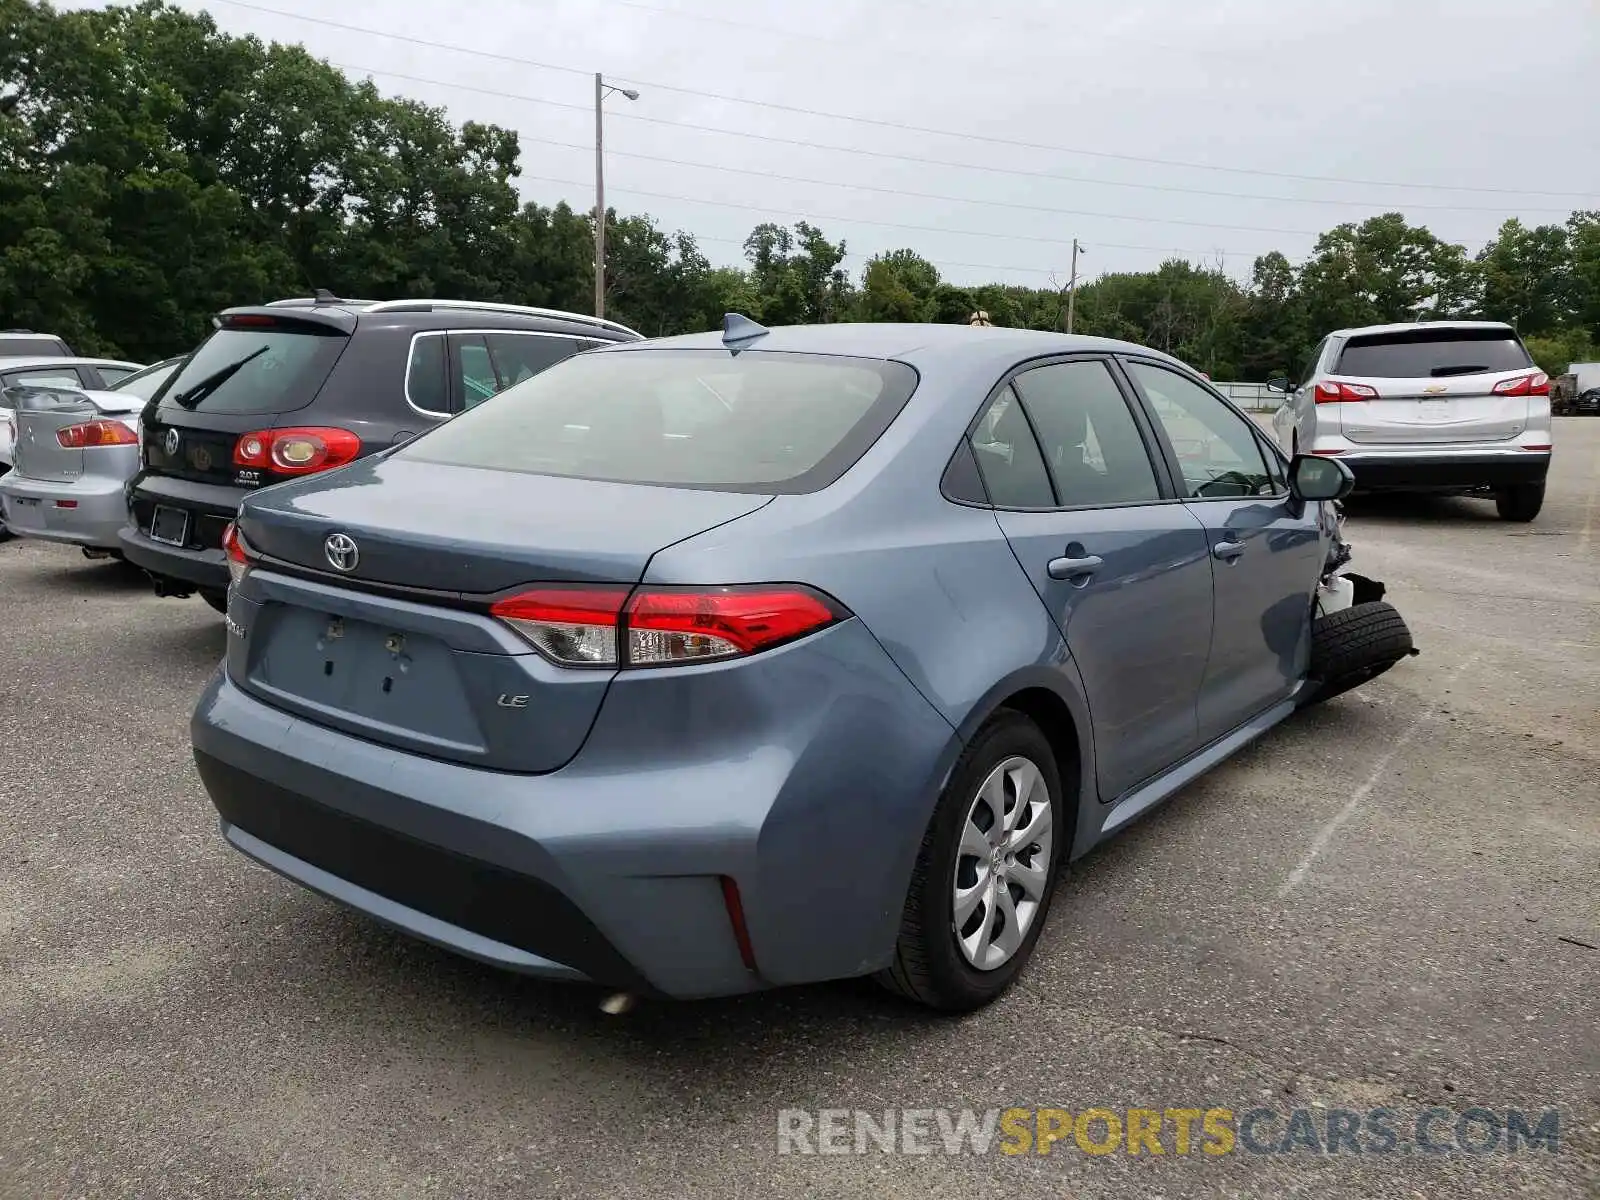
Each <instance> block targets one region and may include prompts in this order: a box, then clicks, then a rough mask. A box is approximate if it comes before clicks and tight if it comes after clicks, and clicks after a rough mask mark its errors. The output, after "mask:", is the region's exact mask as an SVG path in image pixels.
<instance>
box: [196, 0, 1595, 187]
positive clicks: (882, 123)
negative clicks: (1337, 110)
mask: <svg viewBox="0 0 1600 1200" xmlns="http://www.w3.org/2000/svg"><path fill="white" fill-rule="evenodd" d="M220 2H221V3H224V4H229V5H232V6H234V7H236V8H243V9H248V10H250V11H252V12H260V13H267V14H269V15H272V16H277V17H284V18H287V19H289V20H296V21H305V22H308V23H310V24H313V25H324V26H327V27H328V28H331V29H341V30H344V31H346V32H349V33H363V34H368V35H370V36H373V37H384V38H390V39H392V40H395V41H400V42H408V43H411V44H413V45H419V46H426V47H428V48H429V49H433V50H450V51H454V52H455V53H458V54H471V55H473V56H475V57H477V58H480V59H490V60H494V61H499V62H508V63H513V64H515V65H517V66H522V67H533V68H535V69H538V70H543V71H558V72H561V73H563V74H568V75H591V74H592V72H590V71H585V70H582V69H580V68H578V67H568V66H562V65H560V64H557V63H546V62H538V61H536V60H534V59H528V58H520V57H518V56H516V55H511V54H498V53H494V52H492V51H488V50H480V49H476V48H474V47H471V46H460V45H456V44H454V43H450V42H441V41H435V40H431V39H427V38H419V37H411V36H409V35H406V34H400V33H390V32H388V31H387V30H382V29H373V28H371V27H368V26H361V25H349V24H346V23H344V22H341V21H333V20H330V19H328V18H326V17H311V16H306V15H305V14H303V13H295V12H287V11H285V10H283V9H279V8H271V7H269V6H267V5H264V4H254V3H250V2H249V0H220ZM614 78H616V79H618V80H619V81H622V82H627V83H636V84H638V85H639V86H640V87H645V88H650V89H652V90H654V91H662V92H672V93H675V94H678V95H684V96H695V97H698V98H700V99H704V100H717V101H720V102H722V103H726V104H745V105H750V106H753V107H757V108H765V109H770V110H772V111H773V112H785V113H792V114H796V115H800V116H808V117H820V118H823V119H825V120H833V121H846V122H850V123H852V124H856V125H867V126H871V127H873V128H878V129H890V130H894V131H896V132H899V133H921V134H928V135H931V136H935V137H949V138H958V139H961V140H963V141H978V142H985V143H988V144H990V145H998V146H1011V147H1014V148H1016V149H1022V150H1043V151H1047V152H1050V153H1056V154H1077V155H1081V156H1083V157H1087V158H1103V159H1109V160H1112V161H1117V162H1133V163H1141V164H1144V165H1147V166H1162V167H1179V168H1182V169H1184V170H1196V171H1218V172H1224V173H1227V174H1233V175H1260V176H1263V177H1270V178H1274V179H1293V180H1298V181H1301V182H1309V183H1335V184H1349V185H1355V186H1360V187H1392V188H1411V189H1415V190H1420V191H1450V192H1480V193H1485V194H1490V193H1493V194H1499V195H1508V196H1550V197H1554V198H1558V199H1577V200H1582V201H1585V202H1593V201H1594V200H1595V199H1596V198H1595V197H1592V196H1590V195H1588V194H1586V193H1582V192H1550V191H1539V190H1528V189H1515V188H1494V187H1474V186H1468V185H1464V184H1446V183H1406V182H1397V181H1394V180H1378V179H1354V178H1348V177H1344V178H1341V177H1339V176H1332V175H1305V174H1298V173H1295V172H1290V171H1269V170H1264V169H1261V168H1254V167H1232V166H1218V165H1216V164H1213V163H1197V162H1188V161H1185V160H1182V159H1163V158H1153V157H1148V156H1144V155H1136V154H1118V153H1115V152H1112V151H1106V150H1086V149H1082V148H1078V147H1072V146H1058V145H1051V144H1049V143H1045V142H1028V141H1023V140H1021V139H1016V138H1001V137H994V136H990V135H984V134H976V133H964V132H961V131H957V130H950V129H936V128H933V127H931V126H925V125H912V124H909V123H907V122H903V121H891V120H887V119H884V118H880V117H865V116H860V115H857V114H852V113H836V112H828V111H825V110H822V109H815V108H806V107H804V106H801V105H794V104H782V103H779V102H777V101H771V100H751V99H748V98H746V97H743V96H731V95H728V94H726V93H723V92H709V91H704V90H701V89H698V88H687V87H680V86H678V85H676V84H670V83H660V82H657V81H655V80H649V79H637V78H632V77H626V76H615V77H614Z"/></svg>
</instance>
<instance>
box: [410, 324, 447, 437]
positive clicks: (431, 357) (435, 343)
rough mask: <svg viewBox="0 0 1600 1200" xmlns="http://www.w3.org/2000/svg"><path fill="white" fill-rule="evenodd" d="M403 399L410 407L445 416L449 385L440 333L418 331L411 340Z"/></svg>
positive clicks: (442, 339)
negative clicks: (404, 398) (409, 360)
mask: <svg viewBox="0 0 1600 1200" xmlns="http://www.w3.org/2000/svg"><path fill="white" fill-rule="evenodd" d="M406 399H407V400H409V401H411V404H412V407H414V408H420V409H421V410H422V411H423V412H426V413H433V414H435V415H436V416H441V417H443V416H448V415H449V412H450V389H449V387H448V386H447V384H446V383H445V356H444V334H442V333H423V334H418V335H417V337H416V338H415V339H414V340H413V341H412V343H411V362H410V363H409V364H408V365H407V367H406Z"/></svg>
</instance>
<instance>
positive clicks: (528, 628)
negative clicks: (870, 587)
mask: <svg viewBox="0 0 1600 1200" xmlns="http://www.w3.org/2000/svg"><path fill="white" fill-rule="evenodd" d="M489 611H490V612H491V613H492V614H493V615H494V616H496V617H498V618H500V620H502V621H504V622H505V623H506V624H508V625H510V626H511V627H512V628H513V629H515V630H516V631H517V633H518V634H520V635H521V636H522V637H523V638H525V639H526V640H527V641H528V642H529V643H531V644H532V645H533V647H534V648H535V649H537V650H538V651H539V652H540V653H541V654H543V655H544V656H545V657H546V658H548V659H549V660H550V661H551V662H554V663H557V664H559V665H561V666H567V667H610V668H617V667H671V666H684V665H687V664H691V663H698V662H716V661H720V660H724V659H732V658H742V657H746V656H748V655H751V654H759V653H760V652H761V651H763V650H769V649H771V648H772V647H774V646H778V645H782V644H783V643H784V642H789V641H793V640H794V639H796V638H800V637H804V636H806V635H807V634H810V633H815V632H816V631H817V630H819V629H823V628H826V627H827V626H829V625H833V624H836V623H837V622H839V621H842V620H844V619H845V618H847V617H848V616H850V613H849V612H848V611H847V610H846V609H844V608H843V607H842V606H841V605H840V604H838V603H837V602H836V601H834V600H832V599H830V598H829V597H827V596H824V595H823V594H822V593H820V592H817V591H815V590H813V589H811V588H808V587H804V586H802V585H800V584H768V585H754V586H751V585H742V586H738V587H716V588H704V587H686V588H684V587H640V588H638V589H630V588H627V587H607V586H604V585H587V584H545V585H542V586H539V587H533V588H529V589H528V590H526V591H523V592H519V593H517V594H516V595H515V596H509V597H507V598H506V599H504V600H499V601H496V602H495V603H494V604H493V605H492V606H491V607H490V609H489Z"/></svg>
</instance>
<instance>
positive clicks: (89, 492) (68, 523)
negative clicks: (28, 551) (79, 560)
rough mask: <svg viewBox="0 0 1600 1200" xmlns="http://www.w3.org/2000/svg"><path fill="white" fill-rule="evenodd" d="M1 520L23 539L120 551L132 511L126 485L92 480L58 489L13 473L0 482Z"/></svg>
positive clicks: (103, 479) (62, 484) (94, 477)
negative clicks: (121, 541) (124, 486)
mask: <svg viewBox="0 0 1600 1200" xmlns="http://www.w3.org/2000/svg"><path fill="white" fill-rule="evenodd" d="M63 504H65V505H67V506H69V507H63ZM0 520H3V521H4V523H5V525H6V527H7V528H8V529H10V530H11V532H13V533H15V534H18V535H20V536H22V537H31V538H40V539H42V540H44V541H47V542H64V543H67V544H69V545H74V546H88V547H90V548H92V549H98V550H116V549H120V543H119V542H118V534H119V533H120V531H121V529H122V527H123V526H124V525H125V524H126V523H127V520H128V506H127V501H126V500H125V499H124V496H123V485H122V481H121V480H117V479H106V478H104V477H98V476H90V477H86V478H82V479H76V480H73V481H71V482H68V483H58V482H52V481H48V480H42V479H28V478H24V477H23V476H20V475H18V474H17V473H16V472H15V471H12V472H10V473H9V474H6V475H4V476H0Z"/></svg>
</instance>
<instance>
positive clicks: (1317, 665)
mask: <svg viewBox="0 0 1600 1200" xmlns="http://www.w3.org/2000/svg"><path fill="white" fill-rule="evenodd" d="M1415 653H1416V647H1415V646H1414V645H1413V644H1412V641H1411V630H1410V629H1408V628H1407V627H1406V622H1405V618H1404V617H1402V616H1401V615H1400V613H1399V612H1398V611H1397V610H1396V609H1395V607H1394V605H1392V604H1385V603H1384V602H1383V601H1381V600H1374V601H1371V602H1369V603H1366V604H1353V605H1351V606H1350V607H1349V608H1346V609H1341V610H1340V611H1339V612H1336V613H1330V614H1329V615H1328V616H1326V617H1318V618H1317V619H1316V620H1315V621H1313V622H1312V624H1311V673H1310V674H1311V680H1312V690H1311V694H1310V695H1309V696H1308V697H1307V698H1306V700H1305V701H1304V703H1305V704H1320V703H1321V702H1322V701H1324V700H1329V699H1332V698H1333V697H1334V696H1337V695H1340V694H1341V693H1343V692H1348V691H1349V690H1350V689H1351V688H1356V687H1360V686H1361V685H1362V684H1363V683H1366V682H1367V681H1368V680H1371V679H1376V678H1377V677H1378V676H1379V675H1382V674H1383V673H1384V672H1385V671H1387V670H1388V669H1389V668H1390V667H1392V666H1394V664H1395V663H1397V662H1399V661H1400V660H1401V659H1402V658H1405V657H1407V656H1408V655H1411V654H1415Z"/></svg>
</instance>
